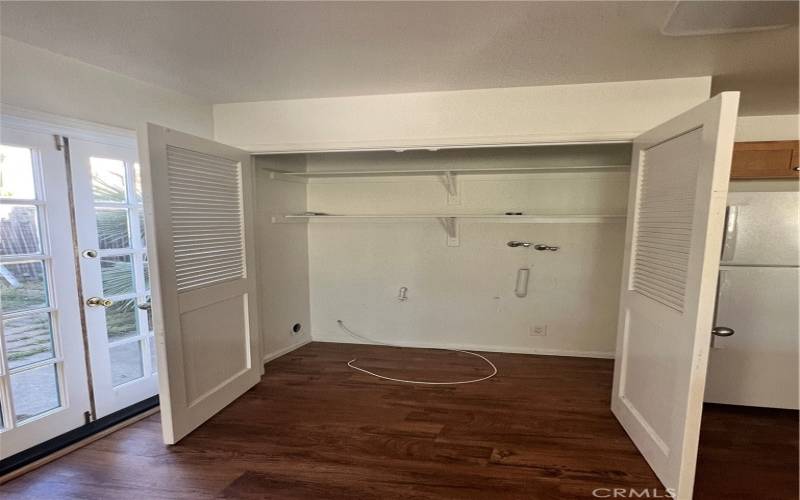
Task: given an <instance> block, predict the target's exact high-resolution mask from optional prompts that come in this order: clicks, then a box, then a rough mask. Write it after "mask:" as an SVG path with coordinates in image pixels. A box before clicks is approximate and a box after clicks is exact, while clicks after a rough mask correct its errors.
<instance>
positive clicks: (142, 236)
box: [138, 210, 147, 247]
mask: <svg viewBox="0 0 800 500" xmlns="http://www.w3.org/2000/svg"><path fill="white" fill-rule="evenodd" d="M138 212H139V242H140V243H139V244H140V245H141V246H143V247H146V246H147V236H145V231H144V212H142V211H141V210H139V211H138Z"/></svg>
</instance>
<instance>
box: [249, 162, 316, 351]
mask: <svg viewBox="0 0 800 500" xmlns="http://www.w3.org/2000/svg"><path fill="white" fill-rule="evenodd" d="M296 160H297V159H296V158H290V157H283V158H259V159H258V161H257V162H256V182H257V186H256V193H257V199H256V207H257V208H256V210H257V213H256V238H257V240H256V245H257V248H256V252H257V255H258V266H259V267H258V271H259V280H258V283H259V290H258V292H259V304H260V309H259V314H260V319H261V346H262V347H261V349H262V353H263V355H264V361H268V360H270V359H273V358H276V357H278V356H280V355H282V354H284V353H286V352H289V351H291V350H293V349H294V348H295V347H297V346H299V345H302V344H304V343H306V342H309V341H310V340H311V315H310V312H309V285H308V230H307V229H308V228H307V227H306V225H305V224H272V223H270V217H271V216H272V215H274V214H284V213H296V212H304V211H305V210H306V184H305V183H303V182H302V181H298V182H291V181H283V180H275V179H272V178H271V177H272V176H270V173H269V172H268V171H266V170H264V168H270V169H273V170H280V169H283V168H287V166H286V163H287V162H295V161H296ZM299 160H301V161H304V160H303V159H302V158H300V159H299ZM295 323H300V324H301V325H302V330H301V331H300V333H299V334H292V331H291V328H292V325H294V324H295Z"/></svg>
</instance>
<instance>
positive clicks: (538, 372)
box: [0, 343, 798, 500]
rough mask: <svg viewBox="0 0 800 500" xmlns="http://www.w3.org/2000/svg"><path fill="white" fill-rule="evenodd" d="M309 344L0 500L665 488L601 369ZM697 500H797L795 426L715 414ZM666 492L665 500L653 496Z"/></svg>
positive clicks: (29, 479) (514, 494) (742, 414)
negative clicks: (181, 426)
mask: <svg viewBox="0 0 800 500" xmlns="http://www.w3.org/2000/svg"><path fill="white" fill-rule="evenodd" d="M356 356H357V357H358V358H359V364H360V365H361V366H363V367H365V368H368V369H372V370H373V371H377V370H380V371H381V372H382V373H386V374H388V375H390V376H396V377H409V375H410V373H411V371H413V372H414V373H415V374H418V375H417V376H424V377H426V378H428V379H438V380H443V379H444V380H446V379H450V380H452V379H453V378H462V377H465V376H466V377H474V376H475V375H477V374H482V373H484V372H485V371H486V370H487V368H486V367H485V366H484V365H482V364H481V363H480V361H479V360H477V359H475V358H474V357H471V356H466V355H461V354H455V353H446V352H442V351H431V350H422V349H414V350H410V349H396V348H388V347H375V346H358V345H344V344H325V343H313V344H309V345H307V346H305V347H302V348H300V349H299V350H297V351H295V352H293V353H291V354H288V355H286V356H284V357H282V358H280V359H277V360H275V361H273V362H272V363H270V364H269V365H268V366H267V372H266V375H265V377H264V378H263V380H262V381H261V383H259V384H258V385H257V386H256V387H255V388H253V389H252V390H251V391H249V392H248V393H247V394H245V395H244V396H243V397H242V398H240V399H239V400H237V401H236V402H235V403H234V404H232V405H230V406H229V407H228V408H226V409H225V410H223V411H222V412H221V413H219V414H218V415H216V416H215V417H214V418H213V419H211V420H210V421H209V422H207V423H206V424H204V425H203V426H201V427H200V428H199V429H197V430H196V431H194V432H193V433H192V434H190V435H189V436H188V437H187V438H185V439H184V440H183V441H181V443H179V444H178V445H175V446H172V447H166V446H164V445H163V444H162V443H161V435H160V425H159V417H158V415H155V416H152V417H149V418H147V419H145V420H142V421H141V422H138V423H136V424H134V425H132V426H130V427H127V428H125V429H123V430H121V431H118V432H116V433H114V434H112V435H110V436H108V437H105V438H103V439H100V440H98V441H96V442H94V443H92V444H91V445H89V446H86V447H84V448H82V449H80V450H78V451H75V452H73V453H71V454H69V455H67V456H65V457H63V458H61V459H59V460H57V461H55V462H53V463H51V464H48V465H46V466H44V467H42V468H40V469H38V470H36V471H33V472H31V473H28V474H26V475H24V476H22V477H20V478H18V479H15V480H13V481H10V482H8V483H6V484H4V485H2V486H0V496H1V497H3V498H25V499H37V498H47V499H50V498H58V499H66V498H81V499H94V498H97V499H115V500H121V499H128V498H131V499H161V498H169V499H174V498H191V499H204V498H278V499H279V498H293V499H294V498H296V499H314V498H354V499H360V500H361V499H388V498H420V499H422V498H482V499H488V498H492V499H495V498H496V499H512V498H513V499H522V498H524V499H561V498H592V491H593V490H595V489H596V488H637V490H638V491H641V490H643V489H651V491H650V495H651V496H650V497H651V498H652V496H653V494H654V493H655V491H653V489H657V490H658V491H659V492H662V490H661V487H660V483H659V482H658V480H657V479H656V477H655V475H654V474H653V472H652V471H651V470H650V468H649V467H648V466H647V464H646V463H645V461H644V460H643V459H642V458H641V456H640V455H639V454H638V452H637V451H636V449H635V448H634V446H633V444H632V443H631V442H630V440H629V439H628V438H627V436H626V435H625V432H624V431H623V430H622V428H621V427H620V425H619V424H618V423H617V421H616V420H615V419H614V417H613V416H612V415H611V412H610V411H609V393H610V391H611V379H612V369H613V363H612V361H609V360H599V359H585V358H565V357H550V356H530V355H517V354H495V353H490V354H487V356H488V357H489V358H490V359H491V360H492V361H493V362H494V363H495V364H496V365H497V367H498V369H499V374H498V375H497V376H496V377H495V378H493V379H491V380H489V381H486V382H481V383H477V384H467V385H460V386H438V387H437V386H410V385H403V384H398V383H393V382H387V381H382V380H378V379H375V378H372V377H369V376H368V375H365V374H362V373H358V372H355V371H353V370H351V369H350V368H348V367H347V366H346V365H345V363H346V362H347V361H349V360H350V359H351V358H353V357H356ZM701 441H702V442H701V451H700V458H699V468H698V479H697V486H696V495H695V498H698V499H718V498H719V499H722V498H724V499H738V498H742V499H756V498H758V499H771V498H775V499H790V498H797V493H798V476H797V475H798V432H797V412H791V411H770V410H753V409H746V408H744V409H743V408H734V407H725V406H716V405H710V406H708V407H707V409H706V412H705V415H704V421H703V434H702V438H701ZM662 494H663V492H662Z"/></svg>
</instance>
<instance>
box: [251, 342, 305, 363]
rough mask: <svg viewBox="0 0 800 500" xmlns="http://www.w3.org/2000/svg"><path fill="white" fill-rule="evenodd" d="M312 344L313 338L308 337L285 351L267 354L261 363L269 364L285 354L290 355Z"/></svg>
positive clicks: (284, 349) (280, 350) (285, 348)
mask: <svg viewBox="0 0 800 500" xmlns="http://www.w3.org/2000/svg"><path fill="white" fill-rule="evenodd" d="M310 342H311V338H310V337H306V338H304V339H303V340H301V341H300V342H298V343H296V344H292V345H290V346H288V347H284V348H283V349H278V350H277V351H273V352H270V353H268V354H265V355H264V357H263V358H262V359H261V362H262V363H269V362H270V361H272V360H273V359H275V358H280V357H281V356H283V355H284V354H288V353H290V352H292V351H294V350H295V349H299V348H301V347H303V346H304V345H306V344H308V343H310Z"/></svg>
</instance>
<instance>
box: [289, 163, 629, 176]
mask: <svg viewBox="0 0 800 500" xmlns="http://www.w3.org/2000/svg"><path fill="white" fill-rule="evenodd" d="M629 168H630V165H585V166H557V167H541V166H538V167H512V168H502V169H489V168H448V169H436V170H402V169H400V170H327V171H324V170H323V171H315V172H279V173H280V174H281V175H288V176H290V177H306V178H313V177H368V176H380V175H386V176H388V175H418V176H423V175H455V174H459V175H461V174H514V173H535V172H585V171H590V172H596V171H622V170H628V169H629Z"/></svg>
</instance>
